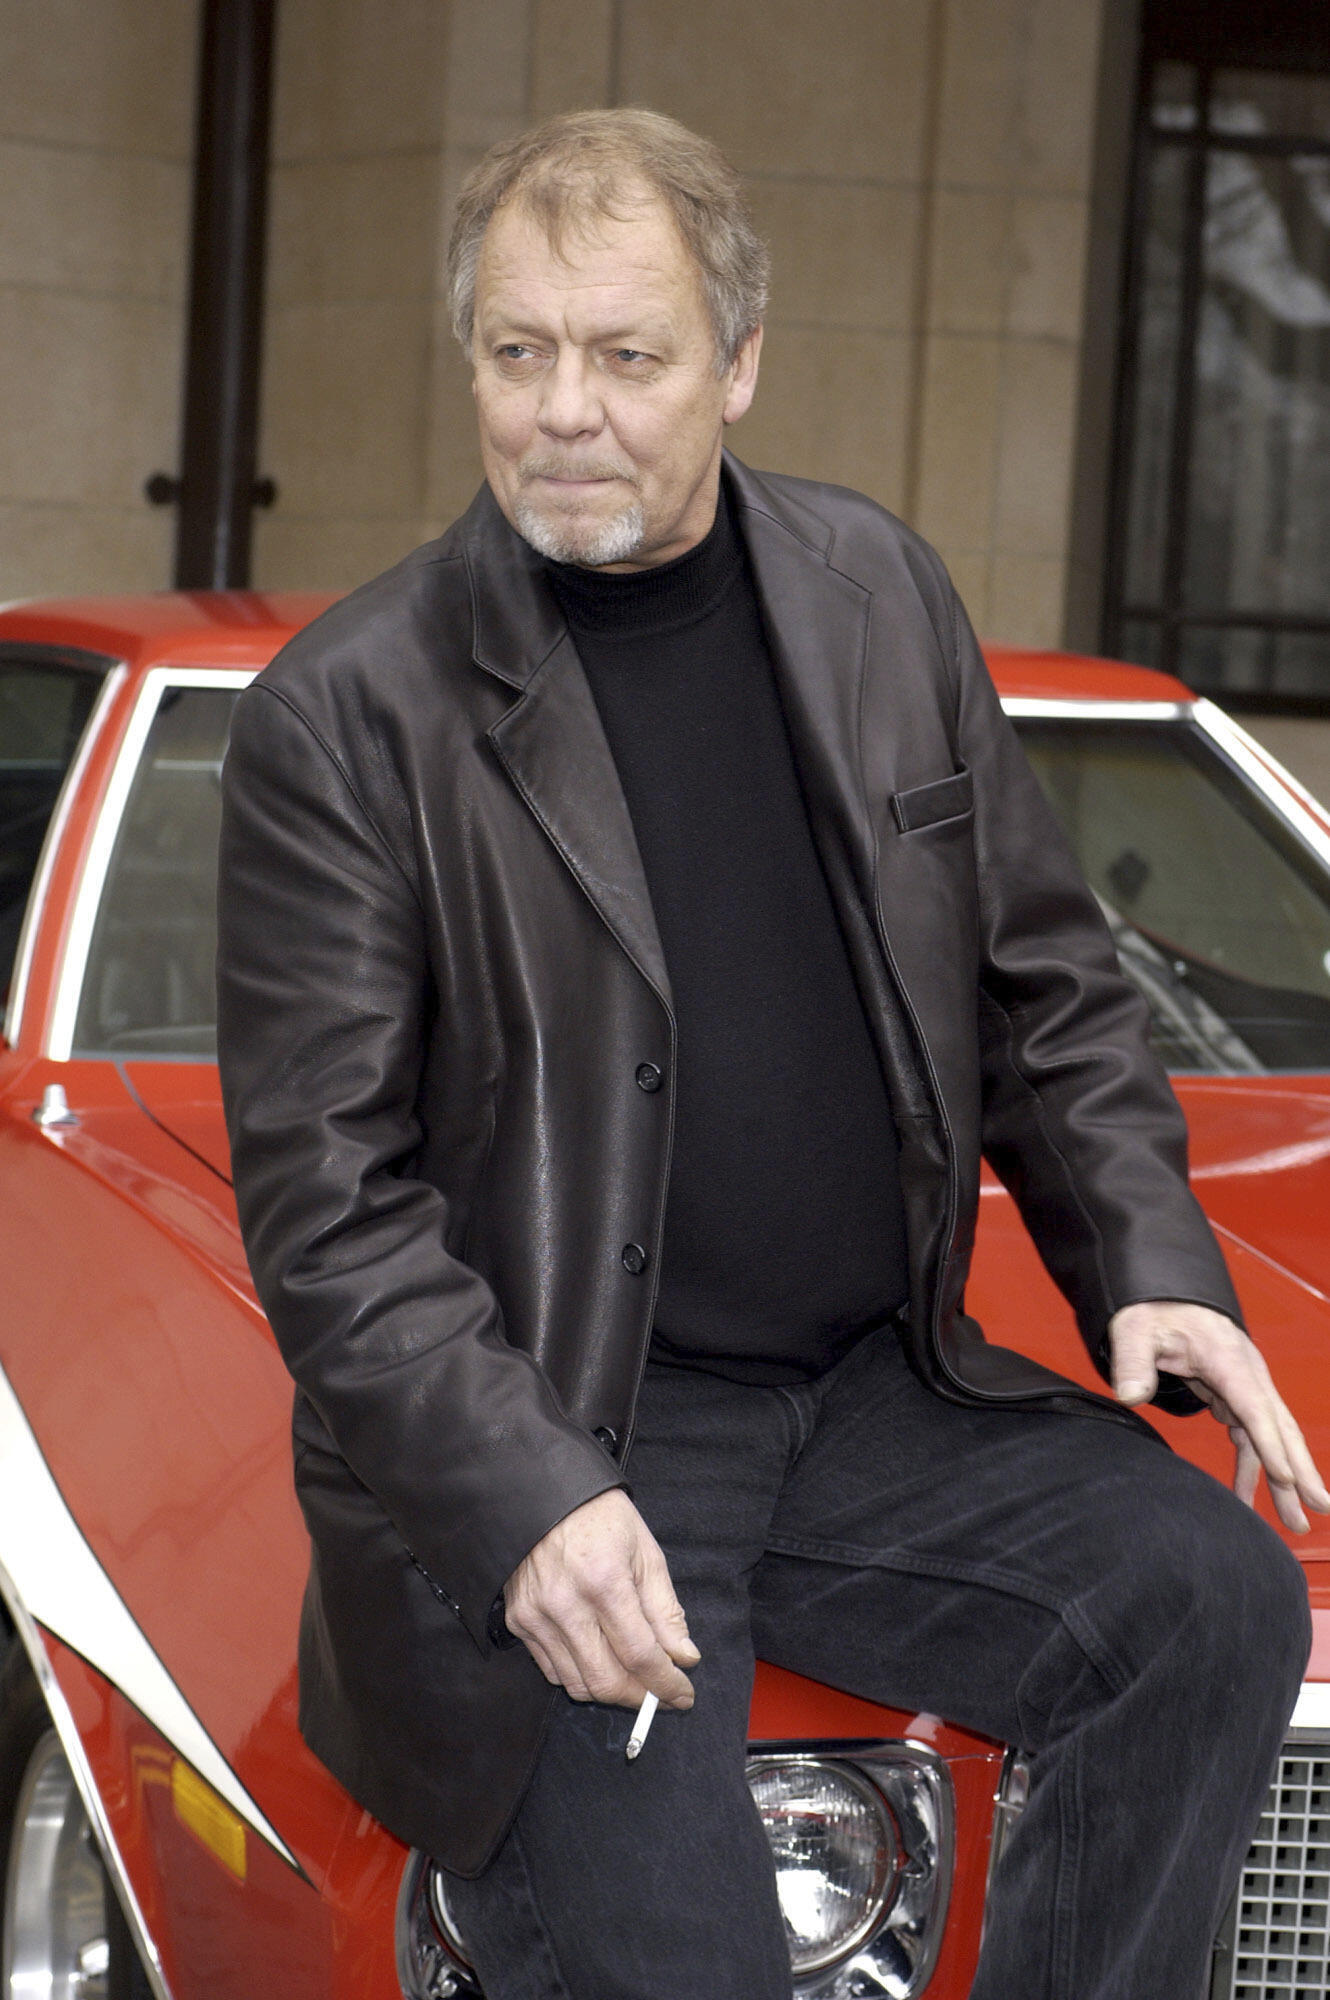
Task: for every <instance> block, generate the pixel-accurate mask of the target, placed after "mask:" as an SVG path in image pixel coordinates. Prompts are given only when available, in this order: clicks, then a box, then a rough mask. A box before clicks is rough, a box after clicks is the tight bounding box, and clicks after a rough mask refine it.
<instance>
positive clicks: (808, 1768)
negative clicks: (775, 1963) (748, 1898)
mask: <svg viewBox="0 0 1330 2000" xmlns="http://www.w3.org/2000/svg"><path fill="white" fill-rule="evenodd" d="M748 1782H749V1785H750V1786H751V1788H752V1792H753V1797H754V1800H755V1801H756V1804H757V1809H758V1811H759V1813H760V1814H761V1815H762V1823H763V1825H764V1826H765V1827H766V1831H767V1838H768V1840H769V1841H770V1842H771V1852H772V1858H773V1860H774V1861H775V1864H776V1887H777V1891H778V1892H779V1895H780V1904H781V1910H782V1913H783V1914H784V1917H785V1932H786V1938H787V1941H788V1943H789V1947H790V1970H791V1971H792V1973H793V1974H794V1986H795V1992H796V1993H797V1994H798V1995H799V2000H850V1996H854V2000H874V1996H880V2000H913V1996H914V1995H915V1994H919V1993H922V1991H923V1989H924V1987H925V1985H926V1984H927V1982H928V1978H929V1975H930V1973H931V1972H932V1970H933V1966H934V1964H935V1963H936V1960H937V1954H938V1948H939V1946H940V1945H941V1942H942V1926H943V1923H944V1921H945V1918H946V1913H947V1897H948V1892H949V1890H950V1887H951V1864H952V1821H953V1808H952V1790H951V1779H950V1776H949V1774H948V1772H947V1767H946V1765H945V1764H944V1763H943V1762H942V1760H941V1758H939V1757H937V1756H935V1755H934V1754H933V1752H932V1751H930V1750H926V1749H924V1748H923V1747H922V1746H919V1745H916V1744H913V1743H860V1744H846V1743H836V1744H816V1745H814V1744H809V1745H807V1746H806V1747H805V1746H799V1745H791V1746H787V1747H783V1748H781V1749H779V1750H774V1749H773V1750H772V1751H771V1752H769V1753H766V1754H759V1755H757V1756H753V1757H750V1758H749V1760H748Z"/></svg>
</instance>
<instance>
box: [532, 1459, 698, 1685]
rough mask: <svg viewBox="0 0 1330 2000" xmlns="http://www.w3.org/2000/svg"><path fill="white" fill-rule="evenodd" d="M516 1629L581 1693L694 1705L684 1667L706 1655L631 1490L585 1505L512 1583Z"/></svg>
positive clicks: (538, 1657) (540, 1660) (537, 1656)
mask: <svg viewBox="0 0 1330 2000" xmlns="http://www.w3.org/2000/svg"><path fill="white" fill-rule="evenodd" d="M503 1596H504V1615H505V1618H506V1620H507V1624H508V1630H509V1631H510V1632H512V1633H515V1634H516V1636H517V1637H518V1638H519V1639H521V1640H522V1642H523V1644H524V1645H525V1646H526V1649H527V1651H528V1652H529V1653H530V1655H531V1657H532V1659H533V1660H534V1661H535V1663H536V1665H537V1666H538V1667H539V1668H540V1671H541V1672H542V1674H544V1676H545V1678H546V1680H547V1681H552V1682H553V1683H554V1685H555V1686H556V1687H562V1688H564V1689H566V1690H567V1692H568V1693H569V1694H570V1695H571V1696H572V1698H573V1700H574V1701H603V1702H616V1703H618V1704H619V1705H620V1706H622V1707H624V1708H636V1707H637V1706H638V1705H639V1703H640V1702H641V1700H642V1697H643V1695H644V1694H646V1693H647V1691H648V1689H649V1690H650V1691H651V1693H652V1694H654V1695H656V1696H657V1697H658V1699H659V1701H660V1703H661V1706H662V1707H663V1708H691V1707H692V1705H693V1685H692V1682H691V1681H690V1680H689V1679H688V1676H687V1675H686V1674H684V1673H682V1672H681V1671H680V1669H681V1668H683V1667H695V1666H696V1665H697V1663H698V1661H699V1660H700V1659H701V1657H702V1655H701V1654H700V1653H699V1652H698V1650H697V1647H696V1646H695V1645H694V1644H693V1642H692V1640H691V1639H690V1638H689V1636H688V1621H687V1620H686V1618H685V1617H684V1614H683V1606H682V1605H681V1604H680V1603H679V1600H678V1598H677V1597H676V1596H675V1594H674V1586H673V1584H672V1583H671V1582H670V1573H669V1570H668V1569H667V1568H666V1566H665V1558H664V1556H663V1555H662V1554H661V1552H660V1547H659V1544H658V1543H657V1541H656V1539H655V1537H654V1535H652V1533H651V1531H650V1529H649V1528H648V1527H647V1525H646V1522H645V1521H644V1520H643V1519H642V1516H641V1515H640V1514H639V1513H638V1511H637V1509H636V1507H634V1505H633V1503H632V1501H631V1500H630V1499H629V1498H628V1495H627V1494H626V1493H623V1492H621V1491H620V1490H619V1489H618V1488H614V1489H613V1490H611V1491H610V1492H608V1493H598V1494H597V1495H596V1497H595V1499H594V1500H588V1501H586V1502H585V1503H584V1505H582V1506H581V1507H575V1508H574V1509H573V1512H572V1513H571V1514H568V1515H566V1516H565V1518H564V1519H563V1520H562V1521H559V1522H558V1523H557V1524H556V1525H555V1526H554V1527H553V1528H551V1529H550V1531H549V1533H548V1534H547V1535H544V1536H542V1538H541V1540H540V1541H538V1542H537V1543H536V1546H535V1547H534V1549H532V1550H531V1552H530V1554H529V1555H528V1556H526V1557H525V1559H524V1560H523V1561H522V1562H520V1563H519V1564H518V1566H517V1568H516V1569H515V1570H514V1571H513V1573H512V1575H511V1576H510V1577H509V1579H508V1581H507V1583H506V1584H505V1585H504V1591H503Z"/></svg>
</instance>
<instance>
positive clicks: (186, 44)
mask: <svg viewBox="0 0 1330 2000" xmlns="http://www.w3.org/2000/svg"><path fill="white" fill-rule="evenodd" d="M198 18H199V7H198V0H115V4H114V5H112V4H111V0H0V49H3V51H4V60H3V62H0V138H5V139H50V140H55V141H58V142H62V143H64V144H67V145H74V146H93V147H112V148H121V149H123V150H125V151H127V152H134V153H160V154H163V155H164V156H166V157H168V158H171V159H177V160H184V159H187V158H188V157H189V154H190V150H191V148H192V145H193V133H194V87H195V74H196V67H197V61H198Z"/></svg>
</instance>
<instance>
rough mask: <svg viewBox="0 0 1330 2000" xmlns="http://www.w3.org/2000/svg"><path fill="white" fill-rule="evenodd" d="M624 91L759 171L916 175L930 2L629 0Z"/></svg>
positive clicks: (912, 178) (624, 4) (907, 179)
mask: <svg viewBox="0 0 1330 2000" xmlns="http://www.w3.org/2000/svg"><path fill="white" fill-rule="evenodd" d="M621 8H622V15H621V21H622V25H621V30H620V33H621V49H622V64H621V70H620V96H621V99H622V101H623V102H624V103H633V104H637V103H641V104H650V105H652V106H653V107H654V108H655V109H657V110H660V111H668V112H671V113H673V115H674V116H675V117H676V118H682V119H683V121H684V123H685V124H687V125H693V126H696V128H697V129H698V130H699V131H702V132H705V133H707V134H708V135H709V136H710V137H711V138H713V139H715V140H717V141H718V142H719V143H720V144H721V145H722V146H723V147H724V148H725V150H726V151H727V152H728V153H729V154H730V155H731V156H732V157H733V159H734V160H735V163H736V165H738V166H739V167H741V168H742V169H744V170H745V171H747V172H749V173H763V172H767V173H782V174H790V175H798V174H806V173H817V174H833V175H837V176H841V177H844V178H850V177H853V176H864V177H869V178H874V179H881V180H888V181H898V182H902V183H905V184H907V185H908V184H912V183H914V182H916V181H917V180H918V179H919V177H920V173H921V156H922V146H923V132H924V120H925V107H926V104H927V101H928V97H927V88H926V85H927V67H928V55H927V52H928V46H929V37H928V32H927V29H928V18H929V0H819V4H818V5H816V6H809V5H808V4H807V0H725V4H723V5H719V6H718V5H716V4H715V0H675V4H673V5H671V6H662V5H661V4H660V0H621Z"/></svg>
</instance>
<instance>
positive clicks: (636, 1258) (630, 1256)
mask: <svg viewBox="0 0 1330 2000" xmlns="http://www.w3.org/2000/svg"><path fill="white" fill-rule="evenodd" d="M622 1256H623V1268H624V1270H625V1271H631V1272H632V1274H633V1276H634V1277H635V1278H640V1277H641V1275H642V1273H643V1271H645V1270H646V1267H647V1261H648V1260H647V1253H646V1251H645V1250H644V1249H643V1248H642V1245H641V1244H640V1243H625V1244H624V1246H623V1251H622Z"/></svg>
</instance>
